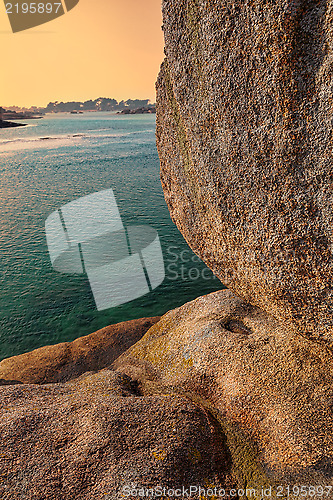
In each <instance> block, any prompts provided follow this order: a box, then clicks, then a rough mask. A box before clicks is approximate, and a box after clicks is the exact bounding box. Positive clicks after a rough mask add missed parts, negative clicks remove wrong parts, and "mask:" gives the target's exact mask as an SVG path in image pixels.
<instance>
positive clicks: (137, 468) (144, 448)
mask: <svg viewBox="0 0 333 500" xmlns="http://www.w3.org/2000/svg"><path fill="white" fill-rule="evenodd" d="M0 414H1V420H0V435H1V442H0V497H1V499H3V500H20V499H25V500H45V499H46V498H47V499H50V500H60V499H63V500H95V499H96V500H121V499H123V498H130V499H133V498H136V496H135V495H133V496H132V495H131V496H128V492H129V488H131V489H132V488H136V489H137V490H138V489H139V487H145V488H148V487H151V488H155V487H157V486H161V487H162V488H163V487H165V488H168V487H169V488H176V487H177V488H179V487H180V488H181V487H182V485H196V484H199V485H201V486H202V487H206V488H208V487H209V485H210V486H213V487H216V488H222V487H224V488H226V489H227V490H229V489H230V488H232V487H233V486H234V484H233V482H232V479H231V475H230V467H231V461H230V454H229V452H228V449H227V447H226V445H225V440H224V436H223V433H222V432H221V431H220V428H219V425H218V423H217V422H216V420H215V419H214V418H213V417H212V416H210V415H209V414H208V413H207V411H205V410H204V409H201V408H200V407H198V405H195V404H193V403H191V402H190V401H188V400H187V399H185V398H181V397H177V396H172V395H169V396H167V395H165V396H162V395H160V396H151V397H140V396H139V395H138V392H137V390H136V386H135V384H133V383H132V382H131V380H130V379H129V378H128V377H126V376H123V375H121V374H115V373H114V372H112V371H110V370H102V371H100V372H98V373H97V374H85V375H82V376H81V377H79V378H77V379H76V380H73V381H71V382H67V383H59V384H47V385H44V386H37V385H15V386H6V387H1V388H0ZM125 487H127V489H124V488H125ZM146 498H147V497H146ZM163 498H167V495H164V497H163ZM191 498H193V499H196V500H197V499H199V495H198V494H196V495H193V496H192V497H191ZM201 498H202V497H201Z"/></svg>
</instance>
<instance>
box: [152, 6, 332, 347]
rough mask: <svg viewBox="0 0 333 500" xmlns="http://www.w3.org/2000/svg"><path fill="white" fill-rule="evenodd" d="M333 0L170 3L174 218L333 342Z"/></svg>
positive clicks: (299, 325) (161, 144) (295, 325)
mask: <svg viewBox="0 0 333 500" xmlns="http://www.w3.org/2000/svg"><path fill="white" fill-rule="evenodd" d="M332 5H333V4H332V2H331V1H325V0H318V1H305V0H299V1H292V0H276V1H274V2H262V1H261V0H255V1H251V2H249V1H246V2H244V1H240V0H226V1H222V0H213V1H210V0H209V1H208V0H175V1H172V2H168V1H165V0H164V2H163V17H164V34H165V53H166V59H165V61H164V63H163V65H162V68H161V72H160V75H159V78H158V82H157V145H158V152H159V156H160V160H161V174H162V175H161V177H162V184H163V188H164V192H165V197H166V201H167V203H168V206H169V209H170V212H171V216H172V218H173V220H174V221H175V222H176V223H177V225H178V227H179V229H180V230H181V232H182V233H183V235H184V237H185V239H186V240H187V242H188V243H189V245H190V246H191V247H192V249H193V250H194V252H195V253H196V254H198V255H199V256H200V257H202V259H203V260H204V262H205V263H206V264H207V265H208V266H209V267H210V268H211V269H212V270H213V271H214V273H215V274H216V275H217V276H218V277H219V278H220V279H221V281H222V282H223V283H224V284H226V285H227V286H228V287H229V288H231V289H232V290H233V291H234V292H235V293H236V294H237V295H239V296H241V297H242V298H243V299H244V300H246V301H247V302H249V303H251V304H253V305H256V306H259V307H260V308H262V309H263V310H265V311H266V312H268V313H270V314H272V315H273V316H275V317H276V318H278V319H279V320H280V322H284V323H285V329H286V332H292V331H294V332H298V333H300V334H302V335H305V336H307V337H308V338H313V339H316V340H318V339H319V340H320V341H322V342H323V343H326V344H327V345H332V342H333V308H332V305H333V292H332V288H333V287H332V278H333V267H332V265H333V259H332V244H333V197H332V186H333V168H332V166H333V163H332V117H331V116H332V110H333V101H332V55H333V48H332V43H333V35H332V23H333V9H332Z"/></svg>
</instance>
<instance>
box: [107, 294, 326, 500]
mask: <svg viewBox="0 0 333 500" xmlns="http://www.w3.org/2000/svg"><path fill="white" fill-rule="evenodd" d="M113 367H114V368H115V369H119V370H120V372H121V373H122V374H126V375H127V376H129V377H131V379H132V380H133V381H137V383H138V388H139V391H140V392H142V393H143V394H146V395H150V396H151V395H152V394H165V393H171V394H179V395H180V396H183V397H187V398H188V399H190V400H192V401H193V402H196V403H197V404H200V405H201V407H203V408H206V409H207V411H209V412H212V414H214V415H215V418H216V419H217V420H218V421H219V422H220V425H221V428H222V430H223V432H224V433H225V435H226V439H227V441H226V443H227V447H228V449H229V450H230V454H231V459H232V464H233V468H232V472H233V475H234V477H235V478H237V481H238V485H239V486H240V487H243V488H244V487H252V488H256V490H257V491H258V489H259V490H260V488H261V487H262V486H265V488H268V487H269V486H272V495H273V493H274V492H275V494H277V493H279V490H278V486H279V485H283V491H281V490H280V495H277V497H279V496H287V490H286V488H287V486H288V484H289V485H291V487H292V486H293V485H301V484H302V485H307V486H310V485H313V486H315V487H318V486H322V487H323V488H324V490H323V491H325V492H326V493H329V491H330V489H329V488H328V489H325V488H326V487H329V486H330V487H332V486H333V411H332V402H333V363H332V355H331V353H330V352H328V351H327V349H326V348H325V347H324V346H321V345H320V344H315V343H313V342H310V341H309V340H308V339H305V338H303V337H301V336H299V335H294V334H292V333H290V332H289V331H288V329H286V328H285V327H284V325H281V324H279V322H278V321H277V320H276V319H275V318H273V316H270V315H268V314H267V313H265V312H263V311H261V310H260V309H258V308H256V307H254V306H250V305H249V304H246V303H245V302H243V301H242V300H241V299H239V298H238V297H236V296H235V295H234V294H233V293H232V292H230V291H229V290H222V291H218V292H214V293H212V294H209V295H207V296H204V297H199V298H198V299H196V300H194V301H192V302H189V303H187V304H185V305H184V306H182V307H180V308H178V309H174V310H172V311H169V312H168V313H167V314H165V315H164V316H163V317H162V318H161V320H160V321H159V322H158V323H156V324H155V325H154V326H153V327H152V328H150V330H148V332H147V333H146V335H145V336H144V337H143V338H142V339H141V340H140V341H139V342H137V343H136V344H135V345H133V346H132V347H131V348H130V349H129V350H127V351H126V352H125V353H124V354H122V355H121V356H120V357H119V358H118V359H117V360H116V361H115V363H114V364H113ZM307 491H308V490H307ZM320 491H321V490H318V491H316V492H315V494H317V493H318V494H319V495H320ZM282 493H283V495H282ZM292 493H293V492H292V491H291V490H290V494H291V495H292ZM294 493H295V495H294V496H295V498H296V497H297V491H296V492H295V491H294ZM322 493H323V492H322ZM326 493H325V494H326ZM308 494H309V491H308ZM303 495H304V491H303ZM311 495H312V496H313V491H312V493H311V492H310V496H311ZM298 498H299V497H298Z"/></svg>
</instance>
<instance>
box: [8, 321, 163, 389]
mask: <svg viewBox="0 0 333 500" xmlns="http://www.w3.org/2000/svg"><path fill="white" fill-rule="evenodd" d="M159 319H160V317H159V316H156V317H154V318H141V319H134V320H132V321H123V322H122V323H117V324H116V325H110V326H107V327H105V328H102V329H101V330H98V331H97V332H94V333H91V334H90V335H85V336H84V337H79V338H78V339H76V340H74V341H73V342H62V343H61V344H56V345H50V346H45V347H40V348H39V349H35V350H34V351H31V352H27V353H25V354H20V355H19V356H12V357H10V358H6V359H4V360H2V361H1V362H0V385H7V384H14V383H16V384H22V383H24V384H47V383H51V382H65V381H67V380H70V379H73V378H76V377H79V376H80V375H82V374H83V373H85V372H87V371H98V370H101V369H102V368H105V367H106V366H109V365H110V364H111V363H112V362H113V361H114V360H115V359H116V358H117V357H118V356H119V355H120V354H121V353H122V352H124V351H125V350H126V349H127V348H128V347H130V346H131V345H132V344H134V343H135V342H137V341H138V340H139V339H140V338H141V337H142V336H143V335H144V334H145V333H146V331H147V330H148V329H149V328H150V327H151V326H152V325H153V324H154V323H156V321H158V320H159Z"/></svg>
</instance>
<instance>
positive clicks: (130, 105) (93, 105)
mask: <svg viewBox="0 0 333 500" xmlns="http://www.w3.org/2000/svg"><path fill="white" fill-rule="evenodd" d="M142 107H144V108H150V107H152V108H153V107H154V105H153V104H150V100H149V99H128V100H127V101H120V102H118V101H116V99H109V98H107V97H99V98H98V99H95V100H94V101H92V100H89V101H85V102H79V101H71V102H59V101H55V102H49V104H48V105H47V106H46V108H41V109H40V111H44V112H45V113H60V112H71V111H122V110H124V109H129V110H130V109H137V108H142Z"/></svg>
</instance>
